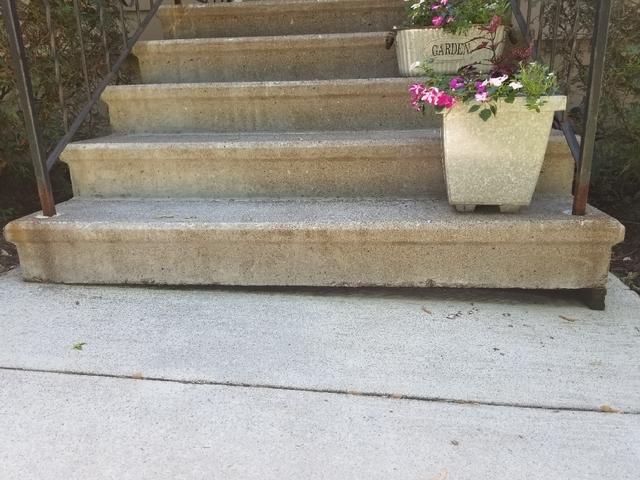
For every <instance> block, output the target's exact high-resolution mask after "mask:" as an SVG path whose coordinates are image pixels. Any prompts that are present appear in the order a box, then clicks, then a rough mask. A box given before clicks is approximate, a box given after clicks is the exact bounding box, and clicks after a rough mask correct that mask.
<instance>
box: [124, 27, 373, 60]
mask: <svg viewBox="0 0 640 480" xmlns="http://www.w3.org/2000/svg"><path fill="white" fill-rule="evenodd" d="M385 35H386V32H355V33H310V34H305V35H267V36H253V37H212V38H206V37H205V38H176V39H166V40H147V41H140V42H138V43H136V45H135V46H134V48H133V53H134V54H136V55H138V54H146V53H166V52H167V50H183V49H185V48H186V49H189V53H192V52H193V51H194V50H193V49H198V48H205V49H206V48H210V47H224V48H233V47H235V46H237V47H243V46H246V47H249V48H263V49H267V48H272V47H277V48H285V47H291V46H295V45H296V44H298V45H305V46H308V45H314V46H317V47H322V46H330V47H335V46H343V45H344V42H349V44H348V46H349V47H350V48H351V47H353V46H357V45H358V43H356V44H355V45H354V42H359V43H363V44H370V43H373V42H375V43H378V44H379V45H380V47H381V48H382V46H383V45H384V43H383V42H382V40H384V37H385Z"/></svg>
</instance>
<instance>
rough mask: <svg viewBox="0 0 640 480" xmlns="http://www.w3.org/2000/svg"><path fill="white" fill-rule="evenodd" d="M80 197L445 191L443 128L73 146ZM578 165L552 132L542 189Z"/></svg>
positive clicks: (127, 139)
mask: <svg viewBox="0 0 640 480" xmlns="http://www.w3.org/2000/svg"><path fill="white" fill-rule="evenodd" d="M62 160H63V161H65V162H67V163H68V164H69V167H70V170H71V178H72V183H73V190H74V194H75V195H76V196H92V197H93V196H97V197H174V198H180V197H183V198H184V197H205V198H206V197H237V198H241V197H279V196H280V197H295V196H305V197H313V196H316V197H320V196H335V197H345V196H346V197H354V196H355V197H358V196H391V197H415V196H424V195H432V194H434V195H444V194H445V193H446V187H445V183H444V176H443V171H442V144H441V141H440V132H439V131H438V130H435V129H432V130H404V131H400V130H396V131H363V132H309V133H235V134H231V133H230V134H174V135H171V134H167V135H124V136H122V135H116V136H109V137H104V138H98V139H93V140H88V141H83V142H77V143H73V144H71V145H69V146H68V147H67V149H66V150H65V151H64V152H63V154H62ZM574 167H575V162H574V160H573V157H571V154H570V152H569V149H568V147H567V144H566V141H565V140H564V137H562V136H561V135H552V137H551V139H550V141H549V145H548V148H547V155H546V157H545V163H544V165H543V169H542V174H541V176H540V180H539V182H538V186H537V188H536V191H537V192H538V193H552V194H565V195H568V194H570V193H571V185H572V182H573V170H574Z"/></svg>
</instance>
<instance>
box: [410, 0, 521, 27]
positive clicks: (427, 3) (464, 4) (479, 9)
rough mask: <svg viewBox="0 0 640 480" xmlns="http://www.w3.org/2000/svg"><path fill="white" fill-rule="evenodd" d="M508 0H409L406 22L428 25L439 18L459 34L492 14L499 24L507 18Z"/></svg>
mask: <svg viewBox="0 0 640 480" xmlns="http://www.w3.org/2000/svg"><path fill="white" fill-rule="evenodd" d="M510 11H511V10H510V6H509V1H508V0H495V1H487V0H448V1H447V0H443V1H441V0H411V1H410V2H409V3H408V5H407V16H408V19H409V23H410V24H411V25H412V26H415V27H432V26H434V22H433V19H434V18H437V17H441V18H442V23H441V25H437V24H436V25H435V26H442V27H443V28H444V29H447V30H450V31H453V32H456V33H462V32H466V31H468V30H469V29H470V28H471V27H472V26H474V25H481V26H487V25H489V23H490V22H491V21H492V19H493V18H494V17H496V16H497V17H500V19H501V20H502V23H503V24H504V23H506V22H508V21H509V20H510Z"/></svg>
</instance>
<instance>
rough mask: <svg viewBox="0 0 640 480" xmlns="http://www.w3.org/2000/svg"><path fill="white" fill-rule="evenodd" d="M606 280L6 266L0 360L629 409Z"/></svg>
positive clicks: (633, 353) (639, 384) (631, 348)
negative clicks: (31, 276)
mask: <svg viewBox="0 0 640 480" xmlns="http://www.w3.org/2000/svg"><path fill="white" fill-rule="evenodd" d="M166 266H167V268H170V267H171V264H170V263H168V262H167V263H166ZM609 289H610V293H609V299H608V309H607V311H606V312H595V311H592V310H589V309H588V308H587V307H585V306H584V305H583V304H582V303H580V301H579V300H577V299H576V298H574V297H572V296H571V295H569V294H562V295H559V294H552V293H541V292H531V291H526V292H522V291H512V290H510V291H492V290H442V289H428V290H408V289H395V290H393V289H391V290H389V289H358V290H347V289H280V290H277V289H247V288H241V289H238V288H235V289H232V288H212V289H169V288H148V287H147V288H140V287H104V286H68V285H54V284H32V283H25V282H22V281H21V280H20V276H19V272H12V273H10V274H7V275H5V276H1V277H0V300H1V302H2V305H3V307H2V309H1V310H0V324H1V325H2V335H0V366H2V367H11V368H26V369H43V370H60V371H71V372H81V373H95V374H106V375H124V376H132V375H136V376H139V375H142V376H144V377H146V378H163V379H174V380H187V381H204V382H210V383H233V384H254V385H271V386H278V387H283V388H297V389H312V390H333V391H354V392H370V393H377V394H382V395H396V396H410V397H419V398H430V399H438V398H440V399H449V400H452V401H460V402H465V401H466V402H483V403H493V404H507V405H520V406H525V405H530V406H535V407H541V408H550V409H556V408H573V409H592V410H599V409H600V408H601V407H602V406H603V405H608V406H610V407H612V408H616V409H620V410H623V411H625V412H636V413H638V412H640V355H639V353H638V352H640V315H639V314H638V312H640V297H638V295H637V294H635V293H634V292H632V291H630V290H628V289H627V288H626V287H625V286H624V285H622V283H621V282H620V281H619V280H617V279H615V278H614V277H611V279H610V282H609ZM78 342H86V345H85V346H84V349H83V350H82V351H77V350H73V349H72V348H71V347H72V345H73V344H75V343H78ZM0 391H5V392H6V389H4V388H2V389H0ZM0 405H2V402H0ZM185 410H188V409H185ZM594 440H595V439H594ZM0 450H1V449H0Z"/></svg>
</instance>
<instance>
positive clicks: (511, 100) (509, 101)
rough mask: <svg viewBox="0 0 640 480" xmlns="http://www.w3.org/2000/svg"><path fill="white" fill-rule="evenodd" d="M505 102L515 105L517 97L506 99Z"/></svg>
mask: <svg viewBox="0 0 640 480" xmlns="http://www.w3.org/2000/svg"><path fill="white" fill-rule="evenodd" d="M504 101H505V102H507V103H513V102H515V101H516V97H506V98H505V99H504Z"/></svg>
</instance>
